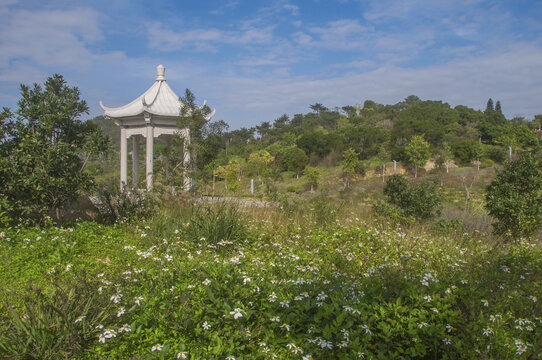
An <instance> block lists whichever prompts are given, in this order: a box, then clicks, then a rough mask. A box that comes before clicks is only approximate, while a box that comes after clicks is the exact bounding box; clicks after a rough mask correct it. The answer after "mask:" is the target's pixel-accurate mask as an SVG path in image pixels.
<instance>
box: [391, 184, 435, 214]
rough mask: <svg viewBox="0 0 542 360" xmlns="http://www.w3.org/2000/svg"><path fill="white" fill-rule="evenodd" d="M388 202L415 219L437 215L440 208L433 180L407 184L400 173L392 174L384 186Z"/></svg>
mask: <svg viewBox="0 0 542 360" xmlns="http://www.w3.org/2000/svg"><path fill="white" fill-rule="evenodd" d="M384 195H386V197H387V200H388V202H389V203H391V204H394V205H397V206H398V207H400V208H401V209H402V210H403V212H404V215H405V216H412V217H415V218H417V219H429V218H432V217H434V216H435V215H438V214H439V213H440V210H441V201H442V199H441V197H440V195H439V194H438V193H437V183H436V182H435V181H424V182H420V183H417V184H414V185H412V186H410V187H409V186H408V182H407V180H406V178H405V177H404V176H402V175H393V176H391V177H390V178H389V179H388V181H387V182H386V186H385V187H384Z"/></svg>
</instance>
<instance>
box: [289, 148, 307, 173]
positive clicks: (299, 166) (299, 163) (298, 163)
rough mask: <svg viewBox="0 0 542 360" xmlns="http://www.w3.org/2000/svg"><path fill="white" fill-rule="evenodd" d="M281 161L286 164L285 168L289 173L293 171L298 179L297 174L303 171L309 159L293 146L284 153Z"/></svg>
mask: <svg viewBox="0 0 542 360" xmlns="http://www.w3.org/2000/svg"><path fill="white" fill-rule="evenodd" d="M283 161H284V162H285V164H286V168H287V169H288V170H289V171H293V172H294V173H295V174H296V176H297V177H298V178H299V173H300V172H302V171H303V169H305V166H307V163H308V162H309V158H308V156H307V155H306V154H305V152H304V151H303V150H302V149H300V148H298V147H297V146H293V147H290V148H288V149H287V150H286V151H285V154H284V158H283Z"/></svg>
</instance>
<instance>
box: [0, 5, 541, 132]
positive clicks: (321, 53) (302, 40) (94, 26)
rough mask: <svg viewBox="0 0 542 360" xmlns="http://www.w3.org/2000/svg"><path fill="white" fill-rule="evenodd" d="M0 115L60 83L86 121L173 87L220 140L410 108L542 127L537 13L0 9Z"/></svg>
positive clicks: (435, 8) (488, 8)
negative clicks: (373, 108) (288, 123)
mask: <svg viewBox="0 0 542 360" xmlns="http://www.w3.org/2000/svg"><path fill="white" fill-rule="evenodd" d="M0 18H2V22H1V23H0V106H1V107H3V106H6V107H9V108H11V109H12V110H16V104H17V101H18V99H19V97H20V96H19V85H20V84H27V85H31V84H33V83H41V84H42V83H44V82H45V80H46V79H47V77H49V76H51V75H53V74H55V73H58V74H61V75H63V76H64V78H65V80H66V81H67V82H68V84H69V85H70V86H77V87H78V88H79V90H80V91H81V97H82V99H84V100H86V101H87V103H88V105H89V108H90V113H89V114H88V115H85V117H84V118H92V117H94V116H98V115H103V111H102V110H101V108H100V106H99V101H100V100H102V101H103V103H104V104H105V105H106V106H110V107H116V106H121V105H124V104H126V103H128V102H130V101H132V100H133V99H135V98H137V97H138V96H139V95H141V94H142V93H143V92H144V91H145V90H147V89H148V88H149V87H150V86H151V85H152V83H153V82H154V80H155V78H156V66H157V65H159V64H162V65H164V66H165V67H166V74H165V75H166V79H167V82H168V84H169V85H170V87H171V88H172V89H173V90H174V91H175V92H176V93H177V95H179V96H182V95H183V94H184V91H185V89H186V88H189V89H190V90H191V91H192V92H193V93H194V94H195V95H196V101H197V102H199V103H202V102H203V100H204V99H206V100H207V103H208V105H210V106H211V108H213V109H216V114H215V117H214V120H224V121H226V122H227V123H228V124H229V125H230V129H237V128H240V127H252V126H256V125H258V124H260V123H261V122H263V121H270V122H272V121H274V120H275V119H276V118H278V117H280V116H281V115H282V114H287V115H289V116H293V115H294V114H297V113H306V112H308V111H310V108H309V106H310V105H311V104H315V103H321V104H323V105H325V106H327V107H329V108H331V109H333V108H335V107H342V106H345V105H355V104H363V102H364V101H365V100H368V99H370V100H373V101H376V102H378V103H382V104H395V103H397V102H399V101H402V100H403V99H404V98H406V97H407V96H409V95H416V96H418V97H420V98H421V99H423V100H442V101H443V102H447V103H449V104H450V105H451V106H456V105H466V106H469V107H472V108H475V109H482V110H483V109H484V108H485V105H486V102H487V100H488V98H492V99H493V100H494V101H497V100H500V102H501V104H502V108H503V112H504V114H505V115H506V116H507V117H508V118H512V117H514V116H522V117H525V118H526V119H529V120H530V119H532V118H533V116H534V115H535V114H542V20H540V19H542V2H541V1H535V0H529V1H527V0H507V1H504V0H489V1H486V0H417V1H411V0H336V1H333V0H302V1H288V0H284V1H280V0H279V1H258V0H246V1H243V0H234V1H228V0H222V1H213V0H211V1H205V0H204V1H176V0H153V1H149V0H147V1H139V0H135V1H134V0H130V1H128V0H108V1H105V0H95V1H83V0H58V1H57V0H51V1H43V0H41V1H33V0H28V1H24V0H20V1H18V0H0Z"/></svg>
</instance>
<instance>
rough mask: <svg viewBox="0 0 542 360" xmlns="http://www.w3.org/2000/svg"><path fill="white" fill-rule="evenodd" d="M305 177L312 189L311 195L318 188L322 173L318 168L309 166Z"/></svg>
mask: <svg viewBox="0 0 542 360" xmlns="http://www.w3.org/2000/svg"><path fill="white" fill-rule="evenodd" d="M303 175H304V176H305V177H306V178H307V183H308V184H309V186H310V187H311V193H312V192H314V188H315V187H317V186H318V181H319V180H320V171H319V170H318V168H315V167H312V166H307V167H306V168H305V170H304V171H303Z"/></svg>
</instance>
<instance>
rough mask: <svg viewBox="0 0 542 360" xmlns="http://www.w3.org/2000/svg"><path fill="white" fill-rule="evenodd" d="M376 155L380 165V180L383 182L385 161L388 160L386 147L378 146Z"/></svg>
mask: <svg viewBox="0 0 542 360" xmlns="http://www.w3.org/2000/svg"><path fill="white" fill-rule="evenodd" d="M376 157H377V158H378V161H379V162H380V165H382V182H385V181H386V179H385V177H384V175H385V174H386V162H388V161H390V154H389V153H388V152H387V151H386V148H385V147H383V146H382V147H380V150H378V154H377V155H376Z"/></svg>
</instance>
